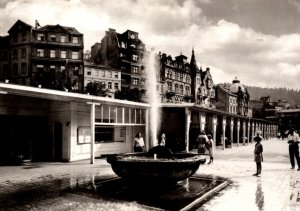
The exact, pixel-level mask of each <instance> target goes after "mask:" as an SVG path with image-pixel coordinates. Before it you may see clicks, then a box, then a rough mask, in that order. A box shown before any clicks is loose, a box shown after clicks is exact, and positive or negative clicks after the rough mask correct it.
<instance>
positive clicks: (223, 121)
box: [222, 116, 226, 150]
mask: <svg viewBox="0 0 300 211" xmlns="http://www.w3.org/2000/svg"><path fill="white" fill-rule="evenodd" d="M225 132H226V116H223V118H222V135H223V140H222V142H223V143H222V149H223V150H224V149H225V134H226V133H225Z"/></svg>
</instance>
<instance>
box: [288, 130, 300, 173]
mask: <svg viewBox="0 0 300 211" xmlns="http://www.w3.org/2000/svg"><path fill="white" fill-rule="evenodd" d="M288 144H289V155H290V162H291V165H292V168H291V169H294V168H295V157H296V160H297V164H298V171H300V158H299V146H298V144H299V135H298V134H297V133H296V132H295V131H294V129H291V130H290V132H289V135H288Z"/></svg>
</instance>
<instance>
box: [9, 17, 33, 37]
mask: <svg viewBox="0 0 300 211" xmlns="http://www.w3.org/2000/svg"><path fill="white" fill-rule="evenodd" d="M31 28H32V26H31V25H29V24H27V23H25V22H23V21H21V20H17V21H16V23H15V24H14V25H13V26H12V27H11V28H10V29H9V30H8V33H9V34H12V33H14V32H15V31H23V30H30V29H31Z"/></svg>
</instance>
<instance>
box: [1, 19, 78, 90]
mask: <svg viewBox="0 0 300 211" xmlns="http://www.w3.org/2000/svg"><path fill="white" fill-rule="evenodd" d="M0 44H1V46H0V54H1V56H0V58H1V59H0V64H1V65H0V73H1V74H0V80H5V79H6V80H9V82H12V83H17V84H23V85H32V86H37V85H41V86H42V87H46V88H55V87H56V86H57V84H56V83H58V82H57V80H58V75H60V74H61V76H60V77H61V80H67V81H68V83H69V86H70V88H71V89H72V90H74V91H81V90H82V89H83V34H81V33H79V32H78V31H77V30H76V29H75V28H73V27H66V26H60V25H46V26H43V27H40V26H39V24H38V23H37V22H36V24H35V27H32V26H31V25H29V24H27V23H24V22H23V21H20V20H18V21H17V22H16V23H15V24H14V25H13V26H12V27H11V28H10V29H9V31H8V35H7V36H5V37H1V38H0ZM62 73H63V74H62Z"/></svg>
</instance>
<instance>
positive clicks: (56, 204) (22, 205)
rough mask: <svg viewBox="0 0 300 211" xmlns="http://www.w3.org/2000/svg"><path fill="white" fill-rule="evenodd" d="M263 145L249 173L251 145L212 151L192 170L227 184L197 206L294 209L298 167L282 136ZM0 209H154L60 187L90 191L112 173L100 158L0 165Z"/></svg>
mask: <svg viewBox="0 0 300 211" xmlns="http://www.w3.org/2000/svg"><path fill="white" fill-rule="evenodd" d="M262 144H263V146H264V162H263V164H262V176H261V177H254V176H252V174H253V173H255V170H256V167H255V163H254V161H253V150H254V144H248V145H246V146H242V145H240V146H239V147H236V146H234V147H233V148H229V149H226V150H224V151H223V150H217V152H216V155H215V160H214V163H213V164H211V165H207V164H205V165H202V166H200V168H199V171H198V172H197V174H201V175H203V176H207V177H212V178H214V177H216V178H217V177H225V178H228V179H230V180H231V181H232V185H230V186H228V187H227V188H226V189H224V190H221V191H220V192H218V194H217V195H216V196H215V197H213V198H212V199H210V200H208V201H207V202H206V203H205V204H203V205H202V206H201V207H200V208H199V209H198V210H231V211H232V210H270V211H276V210H300V171H297V170H291V169H290V164H289V157H288V144H287V143H286V140H284V141H282V140H277V139H273V140H268V141H263V142H262ZM0 175H1V176H0V210H131V211H133V210H155V208H151V207H147V206H143V205H140V204H139V203H137V202H136V201H131V202H128V203H127V202H126V203H122V202H118V201H113V202H112V201H110V202H109V201H107V200H106V199H103V198H97V197H92V196H90V195H89V194H81V193H77V192H74V191H73V192H72V191H66V190H68V189H70V188H72V187H76V186H80V185H85V186H87V188H90V189H91V190H93V188H95V186H97V183H95V181H99V180H101V179H103V178H106V177H107V178H109V177H111V176H112V175H114V173H113V171H112V170H111V168H110V165H109V164H107V163H106V160H105V159H96V163H95V164H94V165H90V164H89V161H88V160H85V161H80V162H72V163H34V164H32V165H29V166H1V167H0Z"/></svg>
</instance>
